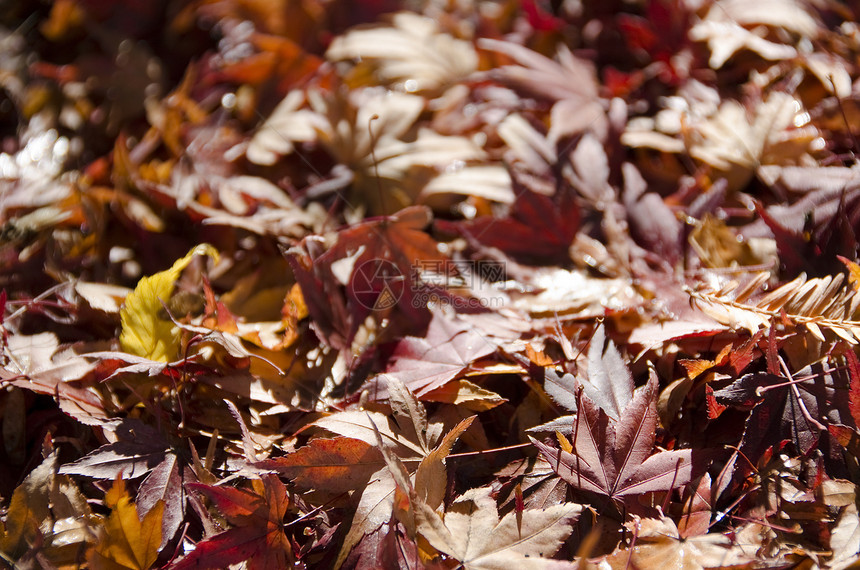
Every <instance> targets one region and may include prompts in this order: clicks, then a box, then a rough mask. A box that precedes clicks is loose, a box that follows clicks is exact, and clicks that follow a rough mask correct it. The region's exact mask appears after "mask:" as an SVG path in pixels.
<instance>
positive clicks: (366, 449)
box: [258, 437, 384, 496]
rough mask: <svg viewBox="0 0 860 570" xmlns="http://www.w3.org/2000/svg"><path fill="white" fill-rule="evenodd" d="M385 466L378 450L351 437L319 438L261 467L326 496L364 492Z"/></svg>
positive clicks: (267, 461)
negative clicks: (368, 483) (367, 484)
mask: <svg viewBox="0 0 860 570" xmlns="http://www.w3.org/2000/svg"><path fill="white" fill-rule="evenodd" d="M383 464H384V462H383V459H382V456H381V455H380V454H379V450H378V449H377V448H376V447H374V446H373V445H372V444H370V443H367V442H365V441H362V440H360V439H355V438H351V437H336V438H333V439H328V438H322V437H319V438H315V439H312V440H311V441H309V442H308V444H307V445H306V446H305V447H301V448H299V449H297V450H296V451H294V452H293V453H290V454H289V455H286V456H285V457H278V458H275V459H269V460H266V461H261V462H259V463H258V465H259V466H260V467H262V468H264V469H273V470H276V471H277V472H278V473H280V474H281V475H282V476H284V477H288V478H289V479H290V480H291V481H292V483H293V485H296V487H297V488H299V489H306V490H314V491H318V492H321V493H324V494H325V495H326V496H337V495H340V494H343V493H347V492H349V491H352V490H354V489H360V488H361V487H362V486H363V485H364V484H366V483H367V482H368V480H369V479H370V477H371V475H373V474H374V473H376V472H377V471H379V469H380V468H381V467H382V466H383Z"/></svg>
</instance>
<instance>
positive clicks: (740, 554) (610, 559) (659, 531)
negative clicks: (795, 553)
mask: <svg viewBox="0 0 860 570" xmlns="http://www.w3.org/2000/svg"><path fill="white" fill-rule="evenodd" d="M626 526H627V527H628V529H629V531H630V532H631V533H632V535H633V536H634V537H635V538H634V539H633V540H632V541H631V546H630V547H620V548H618V550H616V551H615V552H614V553H613V554H611V555H609V556H607V557H605V558H603V559H602V560H601V561H600V564H606V565H608V567H610V568H651V567H655V566H660V565H671V566H672V567H680V568H731V567H743V568H746V567H748V565H749V564H750V563H752V562H753V561H755V560H756V558H755V556H754V554H755V553H754V551H749V550H748V549H744V548H741V547H739V546H738V545H737V544H735V543H734V541H733V540H732V539H731V538H730V537H728V536H726V535H725V534H720V533H710V534H706V535H703V536H694V537H689V538H684V537H682V536H680V535H679V532H678V527H677V526H675V523H674V522H673V521H672V519H670V518H667V517H662V518H659V519H651V518H639V517H638V516H634V519H633V520H632V521H630V522H628V523H627V524H626Z"/></svg>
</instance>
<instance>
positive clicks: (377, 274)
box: [350, 259, 406, 310]
mask: <svg viewBox="0 0 860 570" xmlns="http://www.w3.org/2000/svg"><path fill="white" fill-rule="evenodd" d="M350 285H351V286H352V287H351V288H352V293H353V295H354V296H355V299H356V300H357V301H358V303H359V304H360V305H361V306H362V307H364V308H365V309H370V310H381V309H389V308H391V307H393V306H394V305H396V304H397V301H399V300H400V297H401V296H402V295H403V289H404V287H405V286H406V279H405V278H404V276H403V273H401V272H400V269H398V268H397V266H396V265H394V263H392V262H390V261H388V260H387V259H370V260H368V261H365V262H364V263H362V264H361V265H359V266H357V267H356V268H355V270H354V271H353V272H352V280H351V281H350Z"/></svg>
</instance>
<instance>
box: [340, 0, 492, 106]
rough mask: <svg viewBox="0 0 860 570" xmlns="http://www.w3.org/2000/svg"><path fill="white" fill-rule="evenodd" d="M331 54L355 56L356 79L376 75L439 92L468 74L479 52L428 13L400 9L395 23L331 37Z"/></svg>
mask: <svg viewBox="0 0 860 570" xmlns="http://www.w3.org/2000/svg"><path fill="white" fill-rule="evenodd" d="M326 57H327V58H328V59H329V60H332V61H344V60H346V61H355V62H357V64H356V65H355V67H354V68H353V69H352V71H351V75H352V76H353V77H354V78H356V79H359V80H360V79H361V78H362V77H372V78H373V79H374V80H375V81H379V82H382V83H387V84H390V85H391V86H392V87H394V88H395V89H397V90H402V91H406V92H409V93H414V92H426V91H430V92H436V91H439V90H442V89H444V88H445V87H447V86H448V85H450V84H453V83H456V82H457V81H458V80H460V79H462V78H464V77H465V76H467V75H469V74H470V73H472V72H473V71H475V69H476V68H477V65H478V56H477V54H476V53H475V49H474V47H472V45H471V44H470V43H469V42H466V41H463V40H459V39H456V38H454V37H453V36H451V35H449V34H446V33H441V32H440V31H439V29H438V24H437V23H436V22H434V21H433V20H431V19H429V18H425V17H422V16H420V15H418V14H412V13H409V12H400V13H398V14H395V15H394V16H393V18H392V26H384V27H382V26H377V27H372V28H363V29H361V28H360V29H355V30H352V31H350V32H348V33H346V34H345V35H343V36H340V37H338V38H336V39H335V41H333V42H332V43H331V45H330V46H329V48H328V51H326Z"/></svg>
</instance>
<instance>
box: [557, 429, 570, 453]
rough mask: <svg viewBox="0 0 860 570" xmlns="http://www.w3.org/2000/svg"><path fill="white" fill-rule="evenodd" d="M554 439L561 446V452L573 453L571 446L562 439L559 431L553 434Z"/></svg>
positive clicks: (562, 435) (564, 438)
mask: <svg viewBox="0 0 860 570" xmlns="http://www.w3.org/2000/svg"><path fill="white" fill-rule="evenodd" d="M555 438H556V439H557V440H558V444H559V445H560V446H561V449H562V450H564V451H566V452H568V453H573V445H572V444H571V443H570V441H569V440H568V439H567V438H566V437H564V434H563V433H561V432H560V431H557V432H555Z"/></svg>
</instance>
